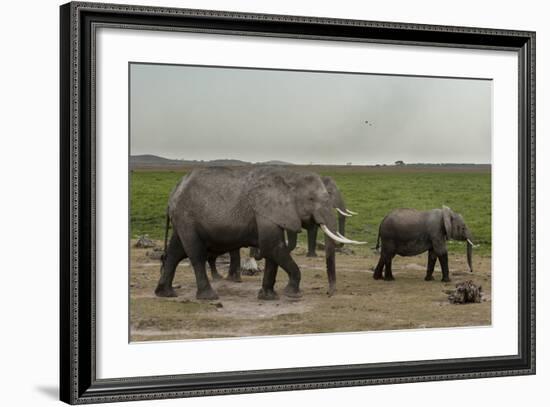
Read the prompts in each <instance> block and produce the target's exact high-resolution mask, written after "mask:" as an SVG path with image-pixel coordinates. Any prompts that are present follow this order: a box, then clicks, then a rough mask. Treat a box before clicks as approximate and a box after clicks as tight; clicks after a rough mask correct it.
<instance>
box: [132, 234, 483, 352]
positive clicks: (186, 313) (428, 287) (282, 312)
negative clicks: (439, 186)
mask: <svg viewBox="0 0 550 407" xmlns="http://www.w3.org/2000/svg"><path fill="white" fill-rule="evenodd" d="M133 243H134V242H132V248H131V253H130V254H131V269H130V340H131V341H153V340H176V339H197V338H221V337H240V336H262V335H290V334H307V333H320V332H357V331H371V330H394V329H422V328H435V327H458V326H482V325H490V324H491V258H490V257H480V256H476V255H475V253H474V273H470V272H469V271H468V267H467V264H466V256H465V254H463V255H455V254H452V255H449V267H450V274H451V279H452V281H451V282H450V283H442V282H441V281H440V279H441V272H440V270H439V264H438V265H437V266H436V271H435V273H434V277H435V280H434V281H429V282H427V281H424V276H425V268H426V262H427V255H421V256H416V257H396V258H395V260H394V267H393V274H394V277H395V281H389V282H387V281H383V280H374V279H373V278H372V274H373V273H372V269H373V267H374V266H375V265H376V262H377V260H378V255H377V254H376V253H375V252H372V253H370V254H369V255H367V256H363V255H357V254H348V255H345V254H337V257H336V265H337V288H338V291H337V293H336V294H335V295H334V296H333V297H328V296H327V295H326V290H327V279H326V273H325V261H324V257H323V256H322V254H323V252H322V251H320V250H319V251H318V255H319V257H317V258H307V257H305V255H304V254H305V251H304V249H303V248H301V247H298V248H297V249H296V250H295V251H294V253H293V257H294V259H295V261H296V262H297V263H298V265H299V266H300V269H301V271H302V281H301V288H302V292H303V296H302V298H300V299H298V300H296V299H290V298H287V297H285V296H284V295H282V289H283V288H284V286H285V285H286V283H287V275H286V273H284V271H282V270H281V269H280V270H279V273H278V275H277V284H276V286H275V288H276V290H278V291H279V292H281V294H280V300H277V301H260V300H258V299H257V297H256V295H257V292H258V290H259V289H260V285H261V279H262V274H259V275H255V276H245V275H243V276H242V279H243V281H242V282H241V283H235V282H230V281H226V280H225V279H224V280H221V281H214V282H213V287H214V288H215V289H216V290H217V292H218V295H219V297H220V298H219V300H216V301H200V300H196V299H195V278H194V274H193V270H192V268H191V266H190V264H189V262H188V261H187V260H184V261H182V262H181V263H180V265H179V266H178V269H177V271H176V276H175V279H174V286H175V287H176V288H177V289H176V291H177V293H178V297H177V298H157V297H155V295H154V289H155V287H156V283H157V281H158V277H159V268H160V261H159V260H152V259H151V258H149V257H148V255H147V252H150V251H151V250H152V249H137V248H134V247H133ZM158 243H160V242H158ZM241 253H242V255H243V256H245V255H246V253H247V250H244V249H243V250H242V251H241ZM243 258H244V257H243ZM260 264H262V262H260ZM227 267H228V265H226V264H223V263H222V264H218V271H219V272H220V273H221V274H223V275H225V274H227ZM467 280H473V282H474V283H475V284H477V285H481V286H482V290H483V291H482V292H483V301H482V302H481V303H475V304H460V305H456V304H450V303H449V301H448V299H447V297H448V294H449V293H450V292H451V291H453V290H454V288H455V285H456V284H457V283H460V282H463V281H467Z"/></svg>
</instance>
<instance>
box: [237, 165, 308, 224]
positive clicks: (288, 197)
mask: <svg viewBox="0 0 550 407" xmlns="http://www.w3.org/2000/svg"><path fill="white" fill-rule="evenodd" d="M248 199H249V201H250V204H251V206H252V209H253V210H254V212H255V213H256V216H260V217H262V218H264V219H267V220H269V221H271V222H273V223H275V224H276V225H278V226H280V227H282V228H283V229H286V230H289V231H292V232H296V233H298V232H299V231H300V230H302V221H301V220H300V217H299V216H298V211H297V210H296V203H295V201H294V198H293V194H292V188H291V187H290V185H288V184H287V183H286V182H285V180H284V179H283V177H281V176H279V175H275V176H264V177H259V178H257V179H256V180H255V182H254V185H252V187H251V188H250V189H249V194H248Z"/></svg>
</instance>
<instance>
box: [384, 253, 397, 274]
mask: <svg viewBox="0 0 550 407" xmlns="http://www.w3.org/2000/svg"><path fill="white" fill-rule="evenodd" d="M382 257H384V268H385V269H386V270H385V271H384V280H385V281H392V280H395V278H393V274H392V271H391V263H392V260H393V255H389V254H382Z"/></svg>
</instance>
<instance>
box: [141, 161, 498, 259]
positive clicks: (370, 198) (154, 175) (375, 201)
mask: <svg viewBox="0 0 550 407" xmlns="http://www.w3.org/2000/svg"><path fill="white" fill-rule="evenodd" d="M306 169H308V170H312V171H316V172H318V173H320V174H321V175H329V176H331V177H333V178H334V180H335V181H336V184H337V185H338V187H339V188H340V190H341V191H342V193H343V195H344V198H345V200H346V203H347V205H348V208H349V209H351V210H352V211H355V212H358V213H359V215H357V216H353V217H352V218H349V219H348V222H347V226H346V236H347V237H349V238H351V239H356V240H367V241H368V242H369V244H368V245H366V246H362V247H357V246H356V247H354V248H353V249H354V250H355V251H357V252H358V254H367V253H368V252H370V251H371V247H374V246H375V244H376V237H377V232H378V225H379V223H380V221H381V220H382V219H383V218H384V216H385V215H386V214H387V213H388V212H390V211H391V210H392V209H395V208H416V209H420V210H426V209H432V208H440V207H441V206H442V205H447V206H449V207H450V208H452V209H453V210H454V211H455V212H458V213H460V214H462V215H463V216H464V219H465V220H466V224H467V225H468V227H469V228H470V229H471V231H472V233H473V236H474V240H475V243H476V244H480V247H479V248H477V249H476V251H475V253H476V254H477V255H484V256H486V255H490V254H491V173H490V171H489V170H472V169H471V168H469V167H467V168H465V169H464V170H457V169H452V170H451V169H446V168H445V167H442V168H441V169H437V168H430V169H422V168H407V167H405V168H402V167H401V168H400V167H380V168H377V167H306ZM187 172H188V170H186V169H185V170H181V171H166V170H164V171H151V170H134V171H132V173H131V185H130V205H131V236H132V238H136V237H137V236H140V235H144V234H147V235H149V236H150V237H151V238H153V239H163V238H164V225H165V208H166V204H167V201H168V196H169V195H170V192H171V190H172V188H173V187H174V185H176V183H177V182H178V180H179V179H180V178H181V177H182V176H183V175H185V174H186V173H187ZM300 241H301V242H302V243H303V242H305V233H301V234H300ZM464 250H465V246H464V243H462V242H454V243H451V244H449V251H450V252H454V253H457V252H461V253H462V252H464Z"/></svg>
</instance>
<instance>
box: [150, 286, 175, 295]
mask: <svg viewBox="0 0 550 407" xmlns="http://www.w3.org/2000/svg"><path fill="white" fill-rule="evenodd" d="M155 295H156V296H157V297H177V296H178V294H177V293H176V290H174V289H173V288H172V287H161V286H158V287H157V288H156V289H155Z"/></svg>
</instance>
